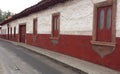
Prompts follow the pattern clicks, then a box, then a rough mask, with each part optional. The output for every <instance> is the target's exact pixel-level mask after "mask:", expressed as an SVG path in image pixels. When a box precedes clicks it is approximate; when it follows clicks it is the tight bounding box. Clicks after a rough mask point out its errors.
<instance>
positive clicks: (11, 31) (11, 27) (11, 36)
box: [10, 27, 12, 39]
mask: <svg viewBox="0 0 120 74" xmlns="http://www.w3.org/2000/svg"><path fill="white" fill-rule="evenodd" d="M10 32H11V39H12V27H11V30H10Z"/></svg>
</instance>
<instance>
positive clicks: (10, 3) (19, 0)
mask: <svg viewBox="0 0 120 74" xmlns="http://www.w3.org/2000/svg"><path fill="white" fill-rule="evenodd" d="M40 1H41V0H0V9H1V10H2V11H10V12H12V13H19V12H21V11H22V10H24V9H26V8H28V7H30V6H32V5H35V4H37V3H38V2H40Z"/></svg>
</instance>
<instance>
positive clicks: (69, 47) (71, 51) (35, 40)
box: [13, 34, 120, 71]
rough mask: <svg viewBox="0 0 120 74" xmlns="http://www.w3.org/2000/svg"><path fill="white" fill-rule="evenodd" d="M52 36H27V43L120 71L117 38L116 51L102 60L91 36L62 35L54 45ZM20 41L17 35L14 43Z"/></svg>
mask: <svg viewBox="0 0 120 74" xmlns="http://www.w3.org/2000/svg"><path fill="white" fill-rule="evenodd" d="M50 36H51V35H48V34H40V35H37V36H36V37H35V36H33V35H32V34H27V35H26V43H27V44H30V45H33V46H37V47H41V48H45V49H48V50H52V51H55V52H60V53H62V54H66V55H70V56H73V57H76V58H79V59H83V60H86V61H90V62H93V63H96V64H100V65H103V66H106V67H109V68H112V69H115V70H119V71H120V38H116V41H117V46H116V49H115V51H114V52H113V53H112V54H110V55H107V56H106V57H104V58H101V57H100V56H99V55H98V54H97V53H96V52H95V51H93V50H92V45H91V43H90V41H91V40H92V37H91V36H77V35H76V36H75V35H61V36H60V39H59V41H58V44H53V43H52V40H51V39H50ZM18 40H19V35H16V38H15V39H14V40H13V41H18Z"/></svg>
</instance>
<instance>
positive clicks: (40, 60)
mask: <svg viewBox="0 0 120 74" xmlns="http://www.w3.org/2000/svg"><path fill="white" fill-rule="evenodd" d="M0 62H1V63H2V65H3V67H4V71H5V72H4V73H5V74H79V73H77V72H75V71H74V70H72V69H70V68H67V67H64V66H63V65H60V64H58V63H56V62H53V61H52V60H51V59H48V58H47V57H45V56H42V55H40V54H37V53H35V52H32V51H29V50H28V49H26V48H24V47H21V46H17V45H14V44H12V43H9V42H6V41H4V40H0Z"/></svg>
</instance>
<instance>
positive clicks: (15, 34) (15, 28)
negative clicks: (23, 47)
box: [14, 27, 16, 38]
mask: <svg viewBox="0 0 120 74" xmlns="http://www.w3.org/2000/svg"><path fill="white" fill-rule="evenodd" d="M15 37H16V27H14V38H15Z"/></svg>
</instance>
